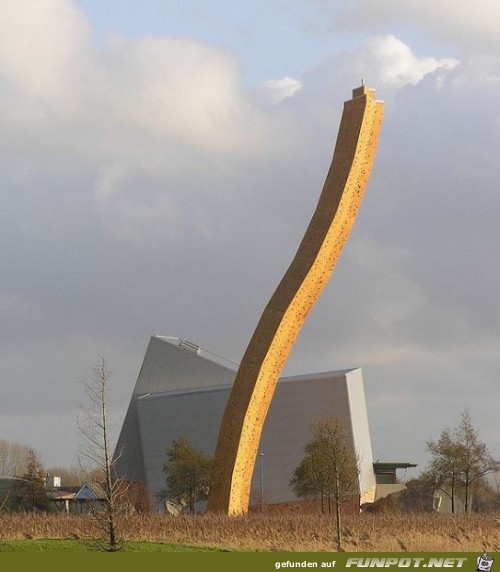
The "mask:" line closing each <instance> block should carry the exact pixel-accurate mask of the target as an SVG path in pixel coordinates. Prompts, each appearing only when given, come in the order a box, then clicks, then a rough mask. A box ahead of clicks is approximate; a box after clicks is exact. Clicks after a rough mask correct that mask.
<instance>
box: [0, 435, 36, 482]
mask: <svg viewBox="0 0 500 572" xmlns="http://www.w3.org/2000/svg"><path fill="white" fill-rule="evenodd" d="M30 450H31V448H30V447H29V446H28V445H22V444H21V443H15V442H12V441H6V440H5V439H0V478H2V477H16V476H19V474H20V473H21V471H22V469H23V466H24V463H25V459H26V457H27V455H28V453H29V452H30Z"/></svg>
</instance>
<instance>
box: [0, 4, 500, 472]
mask: <svg viewBox="0 0 500 572" xmlns="http://www.w3.org/2000/svg"><path fill="white" fill-rule="evenodd" d="M386 4H388V3H386ZM36 5H37V8H36V10H35V11H34V12H32V11H31V10H33V8H32V7H30V9H27V8H26V5H24V6H23V5H22V4H19V3H14V2H8V3H7V4H6V5H5V7H3V12H4V13H3V18H2V24H1V26H2V27H5V29H6V30H7V29H8V30H9V32H8V34H9V36H8V37H6V36H5V35H4V34H3V33H0V104H1V105H2V109H3V110H4V112H3V113H2V115H1V117H0V127H1V130H0V133H1V134H0V149H1V150H2V153H1V154H0V194H1V201H2V209H1V210H0V238H1V241H2V245H3V248H2V251H1V255H0V260H1V264H2V278H1V281H0V317H1V318H2V323H3V324H4V327H3V328H2V332H1V333H0V339H1V345H0V357H1V360H0V363H2V399H1V400H0V415H1V416H2V435H0V437H2V438H6V439H10V440H17V441H22V442H29V443H31V444H33V445H34V446H36V447H38V448H40V450H41V451H42V454H43V457H44V459H45V460H46V461H47V462H50V463H56V462H57V463H70V462H72V455H73V437H72V438H71V439H69V438H67V437H66V438H65V440H64V443H60V444H56V443H55V442H54V433H51V431H50V430H49V429H47V428H48V427H50V420H51V419H53V422H54V426H57V427H58V429H59V430H60V431H63V432H64V433H65V435H70V434H71V435H72V434H73V433H72V431H73V419H74V418H75V417H76V414H77V411H78V404H79V403H80V402H81V401H83V399H84V398H83V392H82V391H81V387H80V384H79V382H80V380H81V379H82V378H84V377H85V376H87V375H88V373H89V369H90V367H91V366H92V365H93V363H94V362H95V360H96V359H97V358H98V356H99V355H100V354H102V353H104V354H105V355H106V358H107V359H108V362H109V363H110V366H111V368H112V369H113V370H114V376H113V380H114V383H113V393H112V403H113V415H114V418H116V419H117V423H119V420H120V416H121V415H123V413H124V408H125V406H126V403H127V401H128V398H129V394H130V391H131V389H132V386H133V383H134V381H135V377H136V375H137V372H138V370H139V367H140V363H141V359H142V355H143V352H144V349H145V346H146V343H147V340H148V338H149V336H150V335H151V334H152V333H153V332H154V331H159V332H163V333H167V334H170V335H179V336H181V337H187V338H189V339H192V340H193V341H194V342H196V343H199V344H201V345H202V346H204V347H206V348H207V349H209V350H211V351H214V352H215V353H218V354H221V355H224V356H226V357H227V358H229V359H232V360H234V361H238V360H239V359H240V356H241V355H242V353H243V351H244V349H245V346H246V343H247V342H248V339H249V338H250V336H251V334H252V331H253V328H254V326H255V324H256V322H257V320H258V318H259V315H260V312H261V311H262V309H263V307H264V305H265V303H266V302H267V300H268V298H269V296H270V295H271V293H272V291H273V289H274V287H275V286H276V284H277V283H278V281H279V279H280V278H281V276H282V274H283V272H284V270H285V269H286V267H287V265H288V263H289V262H290V260H291V258H292V256H293V254H294V252H295V249H296V247H297V246H298V244H299V241H300V239H301V237H302V234H303V232H304V230H305V227H306V225H307V223H308V220H309V218H310V216H311V214H312V212H313V210H314V207H315V204H316V200H317V197H318V195H319V192H320V189H321V186H322V184H323V179H324V176H325V175H326V171H327V168H328V164H329V161H330V156H331V153H332V150H333V145H334V140H333V139H334V137H335V133H336V129H337V123H338V120H339V118H340V113H341V109H342V107H341V106H342V101H343V100H345V99H348V98H349V97H350V89H351V88H352V87H354V86H356V85H357V84H358V83H359V79H360V78H361V77H365V78H366V79H367V81H368V82H369V84H370V85H373V86H374V87H376V88H377V92H378V96H379V97H381V98H383V99H385V101H386V118H385V120H384V126H383V131H382V137H381V141H380V147H379V151H378V155H377V159H376V165H375V170H374V173H373V176H372V179H371V181H370V185H369V189H368V191H367V196H366V199H365V202H364V204H363V205H362V209H361V213H360V217H359V220H358V222H357V225H356V227H355V229H354V232H353V234H352V236H351V238H350V240H349V241H348V243H347V246H346V249H345V252H344V254H343V255H342V258H341V262H340V264H339V267H338V268H337V270H336V272H335V274H334V276H333V278H332V281H331V283H330V284H329V286H328V287H327V289H326V290H325V292H324V294H323V296H322V298H321V300H320V302H319V303H318V305H317V307H316V308H315V309H314V311H313V312H312V314H311V317H310V319H309V321H308V322H307V324H306V326H305V327H304V329H303V332H302V334H301V336H300V339H299V342H298V344H297V346H296V348H295V349H294V351H293V355H292V358H291V360H290V363H289V365H288V367H287V372H288V373H302V372H306V371H320V370H330V369H340V368H343V367H352V366H362V367H363V368H364V374H365V383H366V389H367V395H368V404H369V416H370V421H371V424H372V430H373V441H374V450H375V454H376V455H377V456H380V457H382V456H385V457H386V458H388V457H391V458H397V459H402V458H405V457H407V458H408V459H409V460H417V461H419V462H422V460H423V457H424V443H425V440H426V439H429V438H431V437H433V436H435V433H436V432H437V431H440V430H441V429H442V428H443V427H444V426H445V425H453V424H454V423H455V422H456V420H457V419H458V417H459V413H460V410H461V409H462V408H463V407H465V406H469V407H470V409H471V413H472V415H473V419H474V420H475V421H476V420H477V422H478V423H479V424H480V428H481V430H482V431H483V433H484V434H485V435H487V436H488V439H489V440H490V445H491V446H492V448H493V449H494V450H495V451H496V452H498V451H499V450H500V434H498V433H497V432H495V430H493V429H492V428H491V424H489V423H488V419H491V418H492V415H493V413H494V401H493V400H491V399H488V396H489V395H491V392H492V391H493V388H494V384H495V377H496V369H497V366H498V359H499V357H500V356H499V350H498V349H497V348H498V347H500V346H499V344H498V342H499V339H498V328H497V324H498V323H499V318H500V316H499V315H498V313H499V310H498V304H497V303H496V293H497V292H498V290H499V274H498V270H497V268H496V265H495V260H496V254H497V253H496V250H497V244H498V230H497V226H498V225H497V218H498V216H497V214H498V210H499V206H500V204H499V201H500V199H499V197H498V193H497V192H496V179H497V177H496V170H497V169H496V164H495V159H496V157H497V156H498V153H499V148H498V147H499V125H500V124H499V111H498V106H496V104H495V103H494V102H495V101H496V100H497V99H498V95H499V91H500V81H498V78H499V77H500V63H499V61H498V59H497V58H496V57H494V56H493V55H492V54H482V55H481V54H477V53H476V54H470V55H469V54H467V55H465V56H464V57H460V61H458V59H456V58H454V57H442V56H435V57H433V56H432V55H428V54H427V55H425V56H420V55H417V53H416V52H415V51H414V50H412V48H411V45H409V44H407V43H405V42H403V41H402V40H401V39H399V38H398V37H397V36H396V35H394V34H390V35H380V34H379V35H373V36H372V37H370V38H368V39H367V40H366V41H365V42H362V43H361V44H360V45H359V46H358V47H357V48H356V49H354V50H352V51H350V52H344V53H340V52H339V53H333V54H330V55H329V56H328V57H326V58H325V59H324V60H323V61H322V62H321V63H319V64H318V66H317V67H315V68H313V69H310V70H307V71H306V72H305V73H304V74H303V76H302V77H299V78H294V79H293V81H294V82H296V83H288V84H287V85H288V87H290V86H292V87H293V86H297V85H300V86H301V89H300V90H292V91H289V90H288V91H287V92H286V94H287V95H288V97H286V98H283V99H281V100H279V101H278V100H277V99H275V100H274V103H273V104H272V105H270V104H269V100H268V99H267V100H266V98H265V97H264V96H263V93H262V92H260V93H259V90H258V89H257V90H249V89H247V88H245V87H244V85H243V81H242V78H241V75H240V70H239V67H238V62H237V61H236V59H235V58H234V56H232V55H231V54H230V53H228V52H226V51H221V50H217V49H215V48H213V47H211V46H208V45H205V44H202V43H200V42H197V41H188V40H180V39H172V38H157V39H147V40H138V41H130V40H127V39H125V38H114V39H113V40H112V41H111V42H110V43H109V44H108V45H106V46H105V47H104V48H102V49H97V48H96V47H95V46H93V45H92V44H91V41H90V30H89V26H88V23H87V22H86V21H85V18H84V16H83V15H82V14H81V13H80V12H79V11H78V10H77V9H76V8H75V5H74V4H72V3H71V2H69V1H63V0H58V1H56V0H44V1H43V2H38V3H36ZM384 6H385V4H384ZM55 8H57V10H56V9H55ZM429 9H430V8H429ZM422 13H423V12H422ZM28 16H29V18H28ZM422 17H423V16H422ZM34 22H38V23H39V24H40V25H39V26H35V25H34ZM457 26H458V24H457ZM38 28H40V30H43V33H42V31H40V30H38ZM6 30H4V31H6ZM34 30H35V31H34ZM56 30H57V33H56ZM0 32H2V29H0ZM35 32H36V33H35ZM6 33H7V32H6ZM277 81H278V83H277V84H271V85H278V87H279V85H281V84H280V83H279V79H278V80H277ZM268 85H269V84H268ZM292 92H293V93H292ZM485 396H486V403H485ZM76 440H77V439H76V438H75V441H76ZM75 448H76V445H75Z"/></svg>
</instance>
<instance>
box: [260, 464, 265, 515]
mask: <svg viewBox="0 0 500 572" xmlns="http://www.w3.org/2000/svg"><path fill="white" fill-rule="evenodd" d="M259 469H260V512H264V453H259Z"/></svg>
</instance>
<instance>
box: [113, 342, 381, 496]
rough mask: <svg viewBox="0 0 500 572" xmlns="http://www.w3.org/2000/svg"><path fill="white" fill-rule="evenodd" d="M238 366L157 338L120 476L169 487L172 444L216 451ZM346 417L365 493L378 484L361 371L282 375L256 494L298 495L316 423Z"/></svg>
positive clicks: (124, 444)
mask: <svg viewBox="0 0 500 572" xmlns="http://www.w3.org/2000/svg"><path fill="white" fill-rule="evenodd" d="M236 370H237V364H234V363H231V362H228V361H226V360H224V359H223V358H220V357H218V356H215V355H213V354H210V353H209V352H207V351H205V350H203V349H202V348H200V347H199V346H197V345H195V344H192V343H191V342H187V341H186V340H181V339H179V338H172V337H165V336H153V337H152V338H151V340H150V342H149V345H148V348H147V350H146V354H145V357H144V361H143V364H142V367H141V371H140V373H139V376H138V379H137V382H136V385H135V388H134V391H133V394H132V398H131V400H130V404H129V407H128V410H127V413H126V416H125V420H124V423H123V426H122V430H121V433H120V437H119V439H118V444H117V447H116V451H115V459H116V467H117V471H118V474H119V476H122V477H123V478H126V479H127V480H131V481H141V482H144V483H146V485H147V487H148V490H149V491H150V493H151V494H152V495H153V496H154V497H156V495H157V494H158V493H159V492H160V491H161V490H162V489H163V488H164V487H165V475H164V474H163V471H162V467H163V464H164V463H165V460H166V452H167V450H168V449H169V448H170V447H171V444H172V441H173V440H174V439H176V438H179V437H184V438H186V439H187V440H188V441H189V442H190V444H191V445H192V446H193V447H195V448H197V449H200V450H202V451H203V452H205V453H208V454H210V455H212V454H213V453H214V451H215V446H216V442H217V436H218V433H219V428H220V423H221V419H222V416H223V413H224V409H225V406H226V403H227V401H228V397H229V393H230V390H231V387H232V383H233V381H234V378H235V375H236ZM326 417H339V418H341V419H342V421H343V422H344V426H345V428H346V430H347V433H348V435H349V437H350V439H351V440H352V444H353V447H354V449H355V450H356V452H357V453H358V456H359V459H360V468H361V472H360V478H359V492H360V495H361V498H362V499H363V496H364V495H366V494H368V495H370V494H372V492H373V491H374V488H375V475H374V471H373V457H372V449H371V441H370V433H369V427H368V418H367V411H366V403H365V394H364V387H363V376H362V372H361V369H350V370H342V371H331V372H324V373H314V374H308V375H299V376H293V377H284V378H281V379H280V380H279V382H278V385H277V390H276V394H275V396H274V399H273V401H272V403H271V407H270V409H269V412H268V415H267V417H266V421H265V425H264V430H263V433H262V438H261V441H260V446H259V455H258V460H257V463H256V466H255V471H254V474H253V478H252V494H251V499H252V500H253V502H254V504H257V503H258V502H260V499H261V498H262V496H263V497H264V499H265V502H266V503H268V504H278V503H289V502H291V501H295V500H297V499H296V497H295V495H294V494H293V492H292V491H291V489H290V485H289V483H290V479H291V478H292V476H293V472H294V470H295V468H296V467H297V465H298V464H299V463H300V461H301V460H302V458H303V457H304V447H305V445H306V443H307V442H308V441H309V440H310V439H311V428H312V425H313V424H314V422H315V421H317V420H319V419H324V418H326Z"/></svg>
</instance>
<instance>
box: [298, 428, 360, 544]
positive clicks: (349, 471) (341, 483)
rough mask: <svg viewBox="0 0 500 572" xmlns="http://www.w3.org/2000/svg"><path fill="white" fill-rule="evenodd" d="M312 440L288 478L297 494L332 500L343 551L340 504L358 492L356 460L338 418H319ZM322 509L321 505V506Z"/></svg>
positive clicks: (338, 537)
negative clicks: (292, 475)
mask: <svg viewBox="0 0 500 572" xmlns="http://www.w3.org/2000/svg"><path fill="white" fill-rule="evenodd" d="M312 433H313V436H312V439H311V440H310V441H309V442H308V443H307V445H306V447H305V452H306V456H305V457H304V459H303V460H302V461H301V463H300V464H299V466H298V467H297V468H296V469H295V472H294V477H293V479H292V480H291V485H292V489H293V490H294V491H295V493H296V494H297V496H300V497H308V496H314V495H316V496H321V499H322V504H323V499H324V498H325V497H326V498H327V499H328V506H329V511H330V510H331V502H332V501H333V504H334V508H335V519H336V525H337V531H336V548H337V551H340V550H342V527H341V524H342V523H341V513H342V505H343V504H344V503H345V501H346V500H347V498H348V497H350V496H352V495H355V494H358V493H359V483H358V481H359V474H360V468H359V459H358V456H357V454H356V451H355V450H354V447H353V446H352V443H351V440H350V439H349V437H348V436H347V432H346V430H345V427H344V424H343V423H342V420H341V419H339V418H336V417H334V418H329V419H322V420H320V421H318V422H316V423H315V424H314V426H313V429H312ZM322 508H323V507H322Z"/></svg>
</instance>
